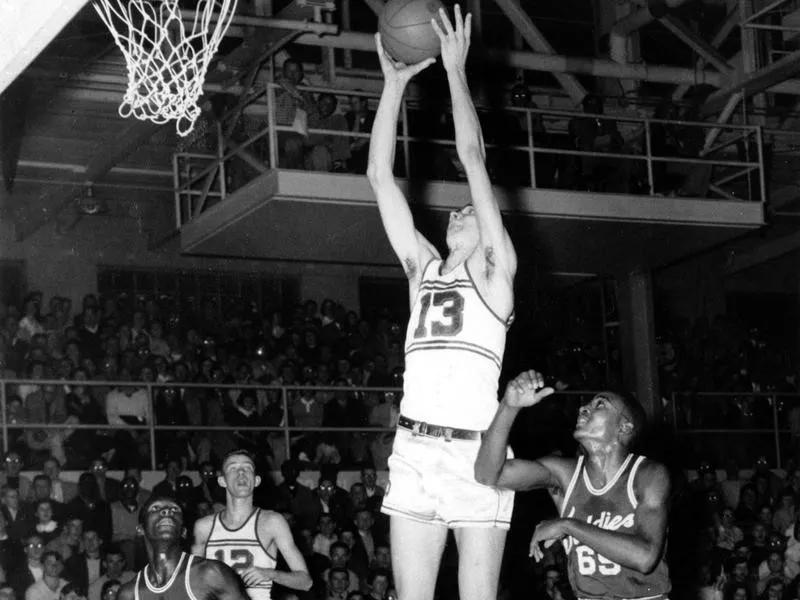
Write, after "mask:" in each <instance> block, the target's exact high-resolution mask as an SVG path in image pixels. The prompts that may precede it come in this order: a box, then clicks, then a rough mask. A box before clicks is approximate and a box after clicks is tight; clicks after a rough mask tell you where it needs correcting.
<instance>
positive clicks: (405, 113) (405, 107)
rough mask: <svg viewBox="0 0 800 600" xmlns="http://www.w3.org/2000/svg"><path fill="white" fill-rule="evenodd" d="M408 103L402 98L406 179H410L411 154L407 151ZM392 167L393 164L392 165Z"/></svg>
mask: <svg viewBox="0 0 800 600" xmlns="http://www.w3.org/2000/svg"><path fill="white" fill-rule="evenodd" d="M409 145H410V144H409V141H408V103H407V102H406V100H405V98H403V160H404V162H405V167H406V173H405V175H406V179H411V156H410V155H409V153H408V147H409ZM392 166H393V167H394V165H392Z"/></svg>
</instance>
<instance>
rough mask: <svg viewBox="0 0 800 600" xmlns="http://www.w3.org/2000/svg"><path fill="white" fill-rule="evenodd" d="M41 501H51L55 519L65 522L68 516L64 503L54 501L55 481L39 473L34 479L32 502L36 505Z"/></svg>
mask: <svg viewBox="0 0 800 600" xmlns="http://www.w3.org/2000/svg"><path fill="white" fill-rule="evenodd" d="M40 500H49V501H50V506H51V508H52V509H53V518H54V519H55V520H56V521H58V522H59V523H63V522H64V517H66V516H67V515H66V513H65V511H64V503H63V502H59V501H58V500H54V499H53V481H52V480H51V479H50V477H49V476H48V475H45V474H44V473H39V474H37V475H36V476H34V478H33V495H32V497H31V501H32V502H33V503H34V504H35V503H37V502H39V501H40Z"/></svg>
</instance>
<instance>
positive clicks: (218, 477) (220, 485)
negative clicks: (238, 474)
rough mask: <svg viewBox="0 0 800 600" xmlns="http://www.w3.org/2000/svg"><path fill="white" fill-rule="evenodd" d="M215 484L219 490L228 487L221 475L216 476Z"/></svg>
mask: <svg viewBox="0 0 800 600" xmlns="http://www.w3.org/2000/svg"><path fill="white" fill-rule="evenodd" d="M217 483H218V484H219V487H221V488H227V487H228V486H227V484H226V483H225V478H224V477H223V476H222V474H219V475H217Z"/></svg>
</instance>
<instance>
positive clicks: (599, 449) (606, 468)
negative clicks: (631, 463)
mask: <svg viewBox="0 0 800 600" xmlns="http://www.w3.org/2000/svg"><path fill="white" fill-rule="evenodd" d="M585 448H586V450H587V458H586V471H587V473H588V474H589V478H590V479H591V480H592V484H593V485H598V484H599V486H601V487H602V486H604V485H605V484H606V483H608V482H609V481H611V479H613V478H614V476H615V475H616V474H617V472H618V471H619V469H620V467H621V466H622V464H623V463H624V462H625V459H626V458H627V457H628V450H627V449H626V448H623V447H622V446H620V445H619V444H618V443H616V442H614V443H613V444H605V443H604V444H601V443H599V442H598V443H592V442H590V443H589V445H588V447H586V446H585Z"/></svg>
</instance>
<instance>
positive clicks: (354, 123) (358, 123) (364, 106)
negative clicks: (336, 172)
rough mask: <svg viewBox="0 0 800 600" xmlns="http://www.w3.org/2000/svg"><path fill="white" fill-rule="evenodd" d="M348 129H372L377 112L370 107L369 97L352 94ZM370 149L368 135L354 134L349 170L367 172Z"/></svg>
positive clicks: (360, 172) (366, 130) (368, 130)
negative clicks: (359, 135) (358, 135)
mask: <svg viewBox="0 0 800 600" xmlns="http://www.w3.org/2000/svg"><path fill="white" fill-rule="evenodd" d="M346 117H347V129H348V130H349V131H351V132H352V133H362V134H363V133H366V134H369V133H370V132H371V131H372V123H373V121H374V120H375V112H374V111H373V110H371V109H370V108H369V98H368V97H366V96H351V97H350V110H348V111H347V115H346ZM368 150H369V138H368V137H356V136H354V137H353V138H351V140H350V160H349V162H348V167H349V170H350V171H351V172H352V173H359V174H364V173H366V172H367V155H368Z"/></svg>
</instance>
